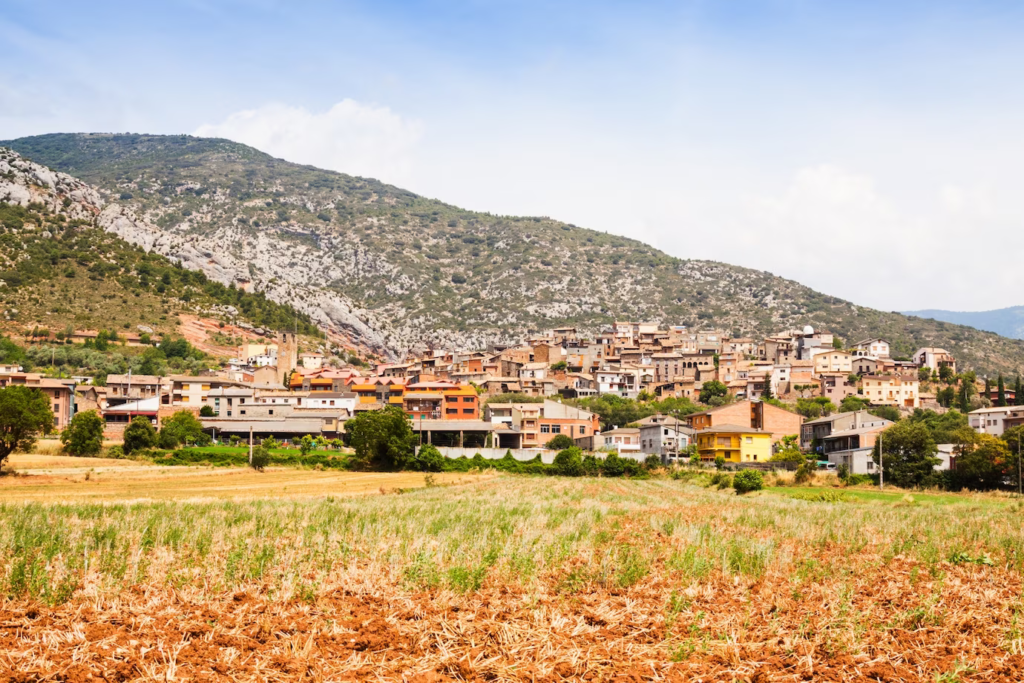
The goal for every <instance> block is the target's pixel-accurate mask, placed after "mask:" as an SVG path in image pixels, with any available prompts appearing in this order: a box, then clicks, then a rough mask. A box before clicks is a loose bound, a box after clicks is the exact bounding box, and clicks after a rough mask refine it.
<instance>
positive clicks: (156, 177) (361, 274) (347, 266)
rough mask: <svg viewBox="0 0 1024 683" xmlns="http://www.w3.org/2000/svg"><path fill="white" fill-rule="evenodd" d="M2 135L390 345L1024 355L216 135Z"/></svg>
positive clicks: (223, 270)
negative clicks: (646, 345) (756, 338)
mask: <svg viewBox="0 0 1024 683" xmlns="http://www.w3.org/2000/svg"><path fill="white" fill-rule="evenodd" d="M0 145H5V146H8V147H11V148H13V149H15V150H17V151H18V152H20V153H21V154H23V155H24V156H26V157H28V158H31V159H33V160H35V161H38V162H39V163H42V164H45V165H47V166H49V167H51V168H54V169H58V170H60V171H64V172H67V173H69V174H72V175H74V176H76V177H78V178H81V179H83V180H85V181H87V182H89V183H91V184H92V185H94V186H95V187H96V188H98V191H99V193H100V195H101V196H102V197H103V198H104V199H105V200H107V201H108V202H109V207H108V208H107V209H106V210H105V215H103V216H101V217H100V225H102V226H103V227H104V228H105V229H106V230H109V231H111V232H113V233H116V234H117V235H119V236H121V237H123V238H124V239H126V240H128V241H130V242H132V243H134V244H138V245H142V246H144V247H145V248H147V249H152V250H156V251H158V252H159V253H161V254H164V255H166V256H168V257H170V258H173V259H178V260H180V261H181V262H182V263H183V264H184V265H185V266H187V267H188V268H192V269H198V270H202V271H203V272H205V273H206V274H207V275H208V276H209V277H210V278H212V279H215V280H217V281H219V282H222V283H224V284H228V283H232V282H234V283H236V285H238V286H243V287H249V288H253V289H255V290H257V291H260V292H265V293H266V295H267V296H268V297H269V298H271V299H273V300H275V301H281V302H288V303H291V304H293V305H295V307H296V308H299V309H300V310H302V311H304V312H305V313H307V314H309V315H310V316H311V317H312V318H313V319H314V320H316V321H317V322H318V323H319V324H323V325H328V326H331V327H333V328H336V329H340V330H344V331H346V332H347V333H348V334H350V335H352V336H353V338H355V339H358V340H361V341H362V342H363V343H365V344H366V345H367V346H368V347H371V348H374V349H378V350H381V351H386V352H388V353H391V354H394V355H400V354H402V353H403V352H404V351H405V350H407V349H410V348H416V347H422V346H425V345H434V346H445V345H455V346H458V347H467V348H468V347H479V346H483V345H485V344H486V343H488V342H508V341H515V340H519V339H521V338H522V337H523V336H525V335H528V334H530V333H533V332H536V331H540V330H543V329H547V328H550V327H552V326H557V325H565V324H572V325H576V326H577V327H579V328H581V329H583V330H587V331H597V330H598V329H599V328H600V327H601V326H603V325H606V324H608V323H610V322H612V321H613V320H615V319H634V320H645V321H657V322H662V323H666V324H687V325H691V326H694V327H720V328H723V329H725V330H727V331H729V332H731V333H733V334H735V335H762V334H767V333H771V332H773V331H778V330H782V329H787V328H791V327H798V326H799V327H802V326H804V325H808V324H809V325H813V326H815V327H820V328H827V329H830V330H832V331H834V332H835V333H837V334H838V335H840V336H842V337H843V338H844V339H846V340H847V341H856V340H858V339H860V338H864V337H869V336H875V335H880V336H885V337H886V338H888V339H890V340H891V341H892V343H893V345H894V348H895V352H896V353H897V354H899V355H909V354H911V353H912V352H913V351H914V350H915V349H916V348H917V347H919V346H929V345H941V346H946V347H948V348H950V350H951V351H953V352H954V353H955V354H957V355H958V356H959V357H960V358H961V359H962V360H963V361H964V362H965V363H967V364H968V365H969V366H971V367H974V368H976V369H978V370H979V371H981V372H983V373H984V372H995V371H997V370H1000V371H1003V372H1016V371H1017V370H1018V369H1020V368H1021V366H1022V364H1024V344H1022V343H1021V342H1018V341H1014V340H1009V339H1005V338H1002V337H999V336H997V335H994V334H989V333H983V332H979V331H977V330H974V329H970V328H966V327H960V326H956V325H950V324H947V323H943V322H937V321H932V320H923V319H918V318H908V317H906V316H903V315H900V314H897V313H884V312H880V311H874V310H871V309H866V308H862V307H858V306H856V305H854V304H852V303H850V302H847V301H842V300H840V299H836V298H833V297H829V296H826V295H823V294H820V293H818V292H815V291H813V290H811V289H809V288H807V287H804V286H802V285H800V284H798V283H796V282H793V281H790V280H786V279H783V278H779V277H775V276H773V275H771V274H769V273H766V272H761V271H755V270H750V269H745V268H739V267H735V266H730V265H727V264H723V263H717V262H711V261H697V260H685V259H677V258H673V257H671V256H668V255H667V254H665V253H663V252H660V251H658V250H656V249H654V248H652V247H650V246H647V245H645V244H643V243H641V242H637V241H635V240H631V239H627V238H624V237H619V236H615V235H610V234H605V233H601V232H597V231H593V230H587V229H583V228H580V227H577V226H574V225H569V224H565V223H561V222H559V221H556V220H552V219H550V218H546V217H512V216H496V215H491V214H486V213H478V212H472V211H466V210H463V209H459V208H457V207H454V206H450V205H448V204H444V203H442V202H439V201H435V200H431V199H426V198H424V197H420V196H417V195H415V194H413V193H410V192H407V191H405V190H402V189H400V188H396V187H393V186H390V185H386V184H384V183H381V182H378V181H376V180H372V179H367V178H358V177H353V176H349V175H345V174H341V173H335V172H331V171H324V170H320V169H317V168H313V167H311V166H302V165H298V164H293V163H289V162H286V161H282V160H280V159H274V158H272V157H270V156H269V155H266V154H264V153H262V152H259V151H257V150H255V149H252V148H250V147H247V146H245V145H241V144H237V143H233V142H230V141H227V140H219V139H204V138H194V137H190V136H153V135H107V134H58V135H44V136H37V137H30V138H22V139H19V140H13V141H9V142H0ZM690 229H692V230H693V231H694V234H695V236H700V234H701V233H700V229H699V228H690Z"/></svg>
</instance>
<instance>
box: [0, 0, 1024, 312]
mask: <svg viewBox="0 0 1024 683" xmlns="http://www.w3.org/2000/svg"><path fill="white" fill-rule="evenodd" d="M1022 29H1024V6H1022V5H1021V4H1020V3H1010V2H984V1H982V2H970V3H968V2H944V1H943V0H933V1H931V2H892V1H890V2H875V1H871V0H863V1H860V2H836V1H832V2H811V1H809V0H804V1H801V0H774V1H772V0H759V1H755V0H749V1H743V0H737V1H735V2H731V1H729V0H717V1H710V0H707V1H702V2H628V3H626V2H622V3H611V2H563V3H542V2H513V1H504V2H501V1H485V0H477V1H475V2H461V1H452V2H386V1H378V2H273V1H270V0H263V1H244V0H235V1H230V0H225V1H220V0H191V1H189V0H179V1H177V2H156V1H154V2H147V3H138V2H134V3H128V2H94V3H80V2H39V1H38V0H35V1H31V2H30V1H26V0H5V2H3V3H2V5H0V63H2V64H3V65H4V68H3V69H0V138H4V137H15V136H20V135H31V134H38V133H46V132H56V131H137V132H153V133H180V132H189V133H201V134H208V135H221V136H224V137H231V138H233V139H237V140H239V141H241V142H246V143H249V144H253V145H254V146H257V147H260V148H261V149H265V150H266V151H268V152H271V153H273V154H275V155H277V156H282V157H284V158H287V159H291V160H294V161H299V162H304V163H314V164H317V165H320V166H325V167H329V168H335V169H337V170H342V171H346V172H350V173H355V174H361V175H371V176H375V177H379V178H381V179H383V180H385V181H389V182H393V183H395V184H397V185H401V186H403V187H407V188H409V189H411V190H414V191H416V192H420V193H422V194H426V195H429V196H434V197H438V198H440V199H443V200H445V201H449V202H451V203H454V204H459V205H462V206H466V207H468V208H474V209H480V210H487V211H492V212H497V213H514V214H530V215H550V216H553V217H556V218H560V219H563V220H566V221H569V222H573V223H576V224H578V225H583V226H586V227H592V228H596V229H600V230H605V231H609V232H615V233H619V234H626V235H629V236H632V237H636V238H638V239H643V240H645V241H647V242H650V243H652V244H655V245H656V246H658V247H660V248H662V249H665V250H666V251H668V252H670V253H672V254H674V255H676V256H680V257H693V258H710V259H715V260H720V261H726V262H730V263H736V264H740V265H744V266H749V267H753V268H760V269H765V270H769V271H771V272H774V273H776V274H780V275H784V276H786V277H789V278H792V279H795V280H798V281H801V282H804V283H805V284H808V285H811V286H813V287H815V288H816V289H819V290H821V291H825V292H827V293H830V294H835V295H838V296H842V297H844V298H847V299H850V300H852V301H854V302H857V303H862V304H865V305H871V306H874V307H879V308H884V309H887V310H891V309H908V308H924V307H942V308H956V309H963V310H977V309H982V308H991V307H997V306H1008V305H1015V304H1021V303H1024V301H1021V297H1019V296H1018V294H1017V292H1019V291H1021V285H1024V269H1020V268H1016V267H1014V266H1013V265H1012V263H1010V262H1008V263H1007V264H1006V267H1003V268H999V267H997V268H993V264H994V263H996V264H998V263H1000V261H1001V260H1000V259H998V258H997V256H998V255H1002V254H1007V255H1010V257H1011V259H1012V257H1013V256H1014V255H1015V254H1017V253H1020V251H1021V249H1022V247H1024V231H1022V230H1020V217H1021V216H1022V215H1024V198H1022V197H1021V196H1019V195H1021V194H1022V193H1020V192H1019V191H1018V190H1017V187H1016V182H1015V180H1016V178H1019V177H1021V174H1022V171H1024V154H1022V152H1024V139H1022V135H1021V133H1020V132H1019V130H1018V129H1019V121H1020V120H1021V119H1022V114H1024V102H1022V99H1024V89H1022V88H1020V87H1019V84H1018V81H1019V74H1020V73H1022V67H1024V46H1022V45H1021V41H1020V40H1019V36H1020V35H1021V34H1022V33H1021V31H1022ZM965 256H966V257H967V258H965ZM1017 271H1020V274H1018V272H1017ZM979 281H984V282H986V283H988V284H989V285H990V286H991V290H990V291H989V292H987V293H986V294H985V295H984V296H979V295H978V294H977V287H976V284H977V283H978V282H979Z"/></svg>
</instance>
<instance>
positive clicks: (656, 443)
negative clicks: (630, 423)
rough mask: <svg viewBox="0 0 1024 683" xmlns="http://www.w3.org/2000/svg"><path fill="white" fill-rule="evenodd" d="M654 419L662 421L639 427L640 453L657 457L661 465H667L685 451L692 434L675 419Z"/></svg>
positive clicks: (664, 417) (662, 416) (661, 416)
mask: <svg viewBox="0 0 1024 683" xmlns="http://www.w3.org/2000/svg"><path fill="white" fill-rule="evenodd" d="M656 417H659V418H662V419H659V420H654V421H651V422H649V423H648V424H641V425H640V452H641V453H643V454H645V455H657V456H659V457H660V458H661V461H662V462H663V463H665V464H668V463H669V462H671V461H674V460H675V459H677V458H678V457H680V456H679V454H680V453H681V452H685V451H686V448H687V447H688V446H689V445H690V443H691V440H692V437H693V434H694V432H693V430H692V429H690V428H689V427H687V426H686V425H685V424H683V423H682V422H681V421H680V420H678V419H677V418H673V417H668V416H666V415H659V416H656Z"/></svg>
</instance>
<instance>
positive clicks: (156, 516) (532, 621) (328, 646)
mask: <svg viewBox="0 0 1024 683" xmlns="http://www.w3.org/2000/svg"><path fill="white" fill-rule="evenodd" d="M306 474H309V473H306ZM943 498H946V497H945V496H944V497H943ZM0 515H2V516H3V519H4V520H5V524H4V525H2V526H0V563H2V564H0V577H2V588H3V591H4V594H5V595H6V596H7V600H6V601H5V602H4V603H3V604H2V606H0V681H3V680H9V681H27V680H43V679H44V678H46V679H48V680H74V681H85V680H90V676H91V677H92V680H97V681H98V680H108V681H109V680H120V681H128V680H147V681H148V680H210V681H216V680H246V681H247V680H279V681H285V680H299V679H305V678H309V679H311V680H323V681H347V680H352V681H355V680H360V681H361V680H409V681H444V680H509V681H512V680H515V681H520V680H531V681H534V680H535V681H558V680H595V681H597V680H618V681H641V680H677V681H749V682H754V681H756V682H758V683H764V682H767V681H808V680H814V681H928V682H929V683H934V682H935V681H947V682H951V681H1019V680H1021V671H1024V635H1022V632H1024V600H1022V598H1024V594H1022V590H1024V586H1022V572H1024V531H1022V528H1024V507H1022V506H1021V504H1020V503H1019V502H1016V501H1008V500H1004V499H997V498H993V499H985V500H984V501H973V500H971V499H966V502H960V501H949V500H935V501H929V500H921V499H920V498H918V497H914V498H911V499H910V500H907V499H905V498H903V497H901V496H899V495H896V496H892V497H890V498H880V499H871V500H857V499H856V498H853V497H850V498H849V499H844V500H841V501H838V502H828V501H815V500H804V499H798V498H792V497H789V496H787V495H779V494H778V492H765V493H762V494H760V495H753V496H747V497H742V498H737V497H736V496H734V495H732V494H731V493H727V492H720V491H713V490H706V489H702V488H698V487H696V486H693V485H689V484H684V483H682V482H678V481H671V480H649V481H623V480H609V479H599V480H593V479H590V480H587V479H582V480H572V479H557V478H527V477H512V476H501V477H493V478H487V479H483V478H482V479H481V480H480V481H479V483H477V484H475V485H470V486H460V487H435V488H428V489H421V490H417V491H413V492H410V493H406V494H403V495H377V496H370V497H353V498H325V499H321V500H314V501H308V500H307V501H294V500H273V501H264V500H256V501H247V502H154V503H146V504H132V505H124V504H119V505H96V504H86V503H73V504H68V505H49V506H47V505H40V504H34V503H30V504H13V505H12V504H4V505H0Z"/></svg>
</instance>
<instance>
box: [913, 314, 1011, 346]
mask: <svg viewBox="0 0 1024 683" xmlns="http://www.w3.org/2000/svg"><path fill="white" fill-rule="evenodd" d="M904 315H912V316H916V317H918V318H931V319H933V320H942V321H943V322H947V323H953V324H954V325H967V326H968V327H973V328H976V329H979V330H986V331H988V332H995V333H996V334H1000V335H1002V336H1004V337H1010V338H1011V339H1024V306H1011V307H1010V308H999V309H996V310H994V311H943V310H938V309H931V310H926V311H907V312H906V313H905V314H904Z"/></svg>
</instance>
